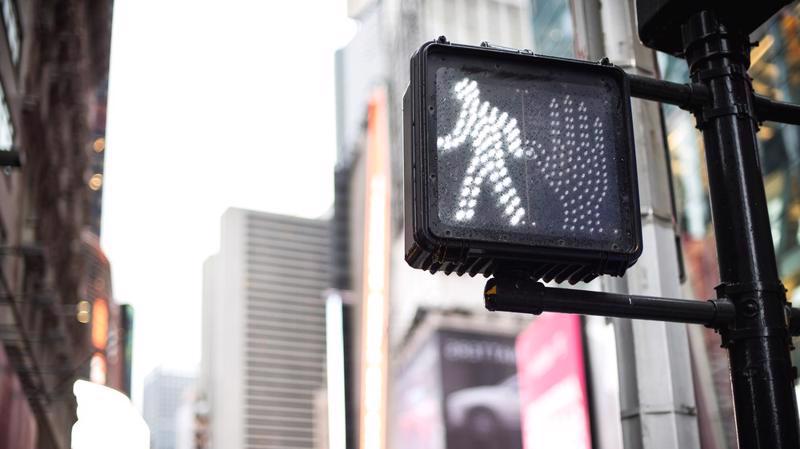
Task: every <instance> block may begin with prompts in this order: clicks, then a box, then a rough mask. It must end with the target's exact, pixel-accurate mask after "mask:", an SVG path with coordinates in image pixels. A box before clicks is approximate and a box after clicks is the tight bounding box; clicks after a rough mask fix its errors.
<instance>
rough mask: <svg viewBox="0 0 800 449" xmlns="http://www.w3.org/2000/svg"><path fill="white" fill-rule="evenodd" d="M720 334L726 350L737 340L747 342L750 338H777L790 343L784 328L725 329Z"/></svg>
mask: <svg viewBox="0 0 800 449" xmlns="http://www.w3.org/2000/svg"><path fill="white" fill-rule="evenodd" d="M720 333H721V334H722V347H723V348H727V347H729V346H730V345H731V344H733V343H736V342H737V341H738V340H749V339H752V338H765V337H778V338H780V339H782V340H784V341H790V338H789V332H788V331H787V329H786V328H784V327H774V326H773V327H762V328H756V327H745V328H742V329H725V330H723V331H721V332H720Z"/></svg>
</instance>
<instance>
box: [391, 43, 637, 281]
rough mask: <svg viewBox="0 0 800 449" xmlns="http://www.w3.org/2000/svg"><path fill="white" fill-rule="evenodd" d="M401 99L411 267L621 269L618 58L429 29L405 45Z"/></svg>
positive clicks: (623, 175)
mask: <svg viewBox="0 0 800 449" xmlns="http://www.w3.org/2000/svg"><path fill="white" fill-rule="evenodd" d="M403 110H404V111H403V115H404V117H403V121H404V147H405V154H404V157H405V233H406V235H405V241H406V244H405V249H406V254H405V258H406V261H407V262H408V264H409V265H411V266H412V267H414V268H419V269H424V270H428V271H430V272H432V273H435V272H437V271H442V272H444V273H446V274H451V273H456V274H458V275H463V274H465V273H466V274H469V275H470V276H475V275H477V274H479V273H480V274H483V275H485V276H489V275H492V274H496V273H502V272H510V271H515V272H524V273H525V274H526V275H528V276H530V277H531V278H535V279H542V280H545V281H556V282H562V281H569V282H570V283H576V282H579V281H584V282H586V281H589V280H591V279H593V278H595V277H596V276H598V275H601V274H608V275H614V276H621V275H622V274H624V273H625V271H626V269H627V268H628V267H630V266H631V265H632V264H633V263H634V262H635V261H636V260H637V259H638V257H639V255H640V254H641V251H642V237H641V219H640V212H639V197H638V188H637V177H636V160H635V154H634V153H635V151H634V142H633V130H632V125H631V110H630V89H629V86H628V80H627V77H626V76H625V73H624V71H622V70H621V69H619V68H617V67H614V66H611V65H607V64H594V63H588V62H582V61H575V60H568V59H561V58H552V57H545V56H539V55H534V54H532V53H529V52H525V51H513V50H507V49H498V48H492V47H483V46H482V47H474V46H466V45H456V44H449V43H445V42H441V41H438V42H428V43H426V44H424V45H423V46H422V47H421V48H420V49H419V50H418V51H417V52H416V53H415V54H414V56H413V57H412V59H411V83H410V86H409V88H408V90H407V91H406V94H405V97H404V99H403Z"/></svg>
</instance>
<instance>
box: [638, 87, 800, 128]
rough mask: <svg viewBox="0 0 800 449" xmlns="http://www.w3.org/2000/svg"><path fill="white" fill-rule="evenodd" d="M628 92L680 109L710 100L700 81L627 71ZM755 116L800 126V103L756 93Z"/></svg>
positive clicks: (689, 107)
mask: <svg viewBox="0 0 800 449" xmlns="http://www.w3.org/2000/svg"><path fill="white" fill-rule="evenodd" d="M628 83H629V84H630V87H631V95H632V96H634V97H636V98H642V99H645V100H652V101H660V102H662V103H669V104H674V105H675V106H678V107H680V108H682V109H688V110H692V109H698V108H702V107H703V106H705V105H707V104H708V102H709V101H710V100H711V96H710V94H709V92H708V88H707V87H706V86H704V85H702V84H694V83H688V84H680V83H673V82H671V81H664V80H660V79H656V78H651V77H648V76H639V75H631V74H628ZM754 107H755V115H756V117H757V118H758V120H760V121H762V122H779V123H789V124H792V125H800V105H797V104H792V103H786V102H783V101H775V100H773V99H771V98H768V97H765V96H763V95H755V105H754Z"/></svg>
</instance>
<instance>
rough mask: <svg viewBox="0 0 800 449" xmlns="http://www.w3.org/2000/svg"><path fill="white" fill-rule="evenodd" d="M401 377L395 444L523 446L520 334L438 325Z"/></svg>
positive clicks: (430, 448)
mask: <svg viewBox="0 0 800 449" xmlns="http://www.w3.org/2000/svg"><path fill="white" fill-rule="evenodd" d="M393 378H394V379H395V381H394V382H393V388H394V395H393V401H392V403H393V411H394V414H393V423H392V426H393V432H392V434H393V446H392V447H393V448H396V449H445V448H447V449H473V448H474V449H478V448H480V449H520V448H521V447H522V439H521V434H520V418H519V392H518V391H517V376H516V361H515V357H514V338H513V337H510V336H505V335H496V334H487V333H480V332H471V331H463V330H454V329H439V330H436V331H434V332H432V333H431V334H430V336H429V337H428V339H427V340H425V341H424V342H422V343H421V344H420V349H418V350H416V351H415V352H414V353H412V354H410V355H409V357H408V358H407V359H406V360H405V363H402V364H401V365H400V366H399V367H397V369H396V371H395V372H394V375H393Z"/></svg>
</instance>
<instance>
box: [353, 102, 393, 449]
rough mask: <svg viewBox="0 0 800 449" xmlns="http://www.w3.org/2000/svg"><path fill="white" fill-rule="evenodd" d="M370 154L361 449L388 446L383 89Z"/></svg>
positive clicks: (373, 108) (374, 112)
mask: <svg viewBox="0 0 800 449" xmlns="http://www.w3.org/2000/svg"><path fill="white" fill-rule="evenodd" d="M366 150H367V151H366V158H367V159H366V170H367V173H366V189H367V191H366V214H365V215H366V222H365V224H364V229H365V234H366V236H365V240H364V242H365V244H364V283H363V297H362V307H361V308H362V318H361V320H362V321H361V329H362V336H361V342H362V346H361V407H360V412H361V416H360V427H359V428H360V429H361V444H360V445H359V447H360V448H363V449H382V448H383V447H385V445H386V426H385V423H386V382H387V369H388V356H387V351H388V344H389V343H388V342H389V340H388V333H387V328H388V313H389V304H388V300H389V298H388V296H387V294H388V291H389V288H388V282H389V151H388V125H387V121H386V93H385V92H384V91H383V90H379V91H376V92H375V93H374V94H373V97H372V99H371V101H370V105H369V120H368V129H367V148H366Z"/></svg>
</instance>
